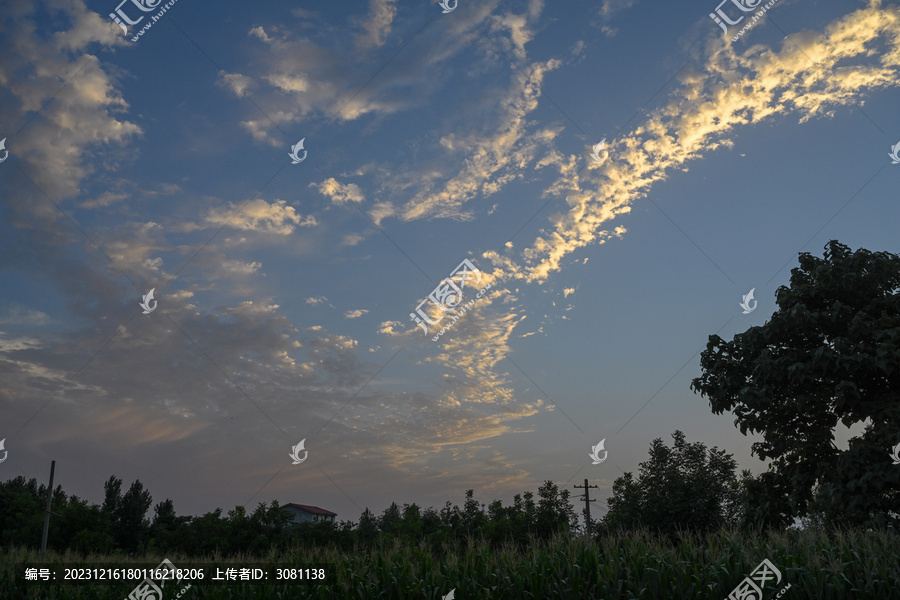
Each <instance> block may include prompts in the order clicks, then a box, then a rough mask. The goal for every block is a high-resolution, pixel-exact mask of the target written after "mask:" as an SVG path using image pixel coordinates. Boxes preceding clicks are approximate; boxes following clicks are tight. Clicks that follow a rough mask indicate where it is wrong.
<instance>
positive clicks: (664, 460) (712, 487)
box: [602, 430, 739, 536]
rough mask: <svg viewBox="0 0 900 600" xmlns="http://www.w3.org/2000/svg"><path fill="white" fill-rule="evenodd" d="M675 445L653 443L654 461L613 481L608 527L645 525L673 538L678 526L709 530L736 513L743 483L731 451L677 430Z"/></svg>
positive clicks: (725, 523) (609, 502)
mask: <svg viewBox="0 0 900 600" xmlns="http://www.w3.org/2000/svg"><path fill="white" fill-rule="evenodd" d="M672 438H673V439H674V440H675V445H674V447H673V448H669V447H667V446H666V445H665V444H664V443H663V441H662V439H661V438H656V439H655V440H653V443H652V444H651V445H650V460H649V461H646V462H642V463H641V464H640V465H639V468H640V475H639V477H638V478H637V480H635V479H634V477H633V476H632V474H631V473H625V475H624V476H622V477H619V478H617V479H616V481H615V482H614V483H613V495H612V497H610V499H609V500H608V504H609V512H608V513H607V514H606V516H605V517H604V518H603V521H602V523H603V526H604V527H606V528H608V529H618V528H625V529H631V528H636V527H641V526H644V527H647V528H648V529H650V530H651V531H656V532H660V533H663V534H668V535H670V536H675V534H676V532H677V531H678V529H686V530H689V531H691V532H698V533H702V532H707V531H712V530H715V529H718V528H720V527H722V526H725V525H731V524H733V523H732V522H730V521H729V519H730V518H732V517H731V515H732V514H733V513H734V512H735V506H736V504H737V503H738V501H739V495H738V493H739V487H738V483H737V480H736V478H735V474H734V472H735V469H736V467H737V462H736V461H735V460H734V459H733V458H732V457H731V455H730V454H725V452H724V451H722V450H719V449H717V448H715V447H713V449H712V450H707V449H706V445H705V444H703V443H702V442H694V443H692V444H688V443H687V442H686V441H685V437H684V433H682V432H681V431H677V430H676V431H675V433H673V434H672Z"/></svg>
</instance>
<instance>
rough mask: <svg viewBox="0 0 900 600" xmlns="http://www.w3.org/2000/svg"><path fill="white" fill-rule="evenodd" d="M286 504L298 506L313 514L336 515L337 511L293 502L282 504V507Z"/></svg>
mask: <svg viewBox="0 0 900 600" xmlns="http://www.w3.org/2000/svg"><path fill="white" fill-rule="evenodd" d="M286 506H293V507H294V508H299V509H300V510H304V511H306V512H308V513H311V514H314V515H323V516H327V517H336V516H337V513H333V512H331V511H330V510H325V509H324V508H319V507H318V506H309V505H308V504H294V503H293V502H290V503H288V504H283V505H282V508H284V507H286Z"/></svg>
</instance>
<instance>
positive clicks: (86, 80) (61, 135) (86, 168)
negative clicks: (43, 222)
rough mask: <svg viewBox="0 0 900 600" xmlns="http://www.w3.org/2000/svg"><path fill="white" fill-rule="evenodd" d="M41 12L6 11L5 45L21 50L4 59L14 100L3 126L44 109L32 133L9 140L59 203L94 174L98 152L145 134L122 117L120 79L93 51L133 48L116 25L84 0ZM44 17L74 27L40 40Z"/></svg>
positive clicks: (0, 71) (25, 7) (16, 6)
mask: <svg viewBox="0 0 900 600" xmlns="http://www.w3.org/2000/svg"><path fill="white" fill-rule="evenodd" d="M8 4H9V3H8ZM38 8H39V7H38V5H37V4H32V3H28V2H12V6H9V5H8V6H7V10H8V11H9V13H8V14H9V17H7V21H6V23H5V24H4V26H3V32H4V34H5V39H6V41H5V43H4V45H5V47H6V48H15V51H14V52H7V53H5V54H4V59H3V61H2V64H0V81H2V82H3V85H4V87H6V88H7V90H8V94H9V95H10V97H11V98H15V101H12V100H11V99H10V101H9V102H7V103H6V106H5V108H4V115H3V121H4V122H5V123H7V126H10V125H11V124H13V123H24V122H25V121H26V119H28V118H29V115H32V114H33V113H36V112H38V111H40V115H41V118H40V119H34V120H30V122H29V125H28V128H27V129H24V130H23V131H22V132H21V133H19V134H13V135H8V136H6V137H7V142H6V145H7V148H8V149H10V150H11V151H12V152H14V153H15V154H16V156H17V158H18V159H19V160H24V161H25V163H26V164H25V165H24V168H25V170H26V171H27V172H29V173H31V177H33V178H34V181H35V183H36V184H37V185H38V186H39V187H40V188H41V190H43V191H44V193H46V194H47V195H48V196H49V197H50V198H51V199H53V200H54V201H56V202H59V201H60V200H62V199H64V198H67V197H70V196H73V195H75V194H77V193H78V192H79V191H80V183H81V181H82V180H83V179H84V178H85V177H87V176H89V175H91V174H92V173H93V172H94V168H93V166H92V164H91V161H89V160H88V159H89V158H93V156H92V154H93V152H99V151H101V150H102V149H104V148H106V147H109V146H121V145H123V144H125V143H126V142H128V141H130V140H131V139H132V138H134V137H135V136H137V135H140V134H141V133H142V130H141V128H140V127H138V126H137V125H136V124H134V123H132V122H129V121H127V120H124V119H120V118H119V115H121V114H122V113H123V112H125V111H126V110H127V109H128V103H127V102H126V101H125V99H124V98H123V97H122V94H121V93H120V92H119V90H118V89H116V87H115V83H116V82H115V80H114V78H113V77H112V76H110V75H109V74H108V73H107V71H106V70H105V69H104V68H103V66H102V65H101V63H100V61H99V60H98V59H97V58H96V57H95V56H94V55H92V54H90V53H89V52H88V51H89V49H90V50H94V49H99V48H114V47H118V46H123V45H127V43H126V42H125V40H124V38H123V37H122V36H121V35H118V34H116V31H118V28H117V27H116V26H115V24H113V23H112V22H111V21H104V20H103V19H102V18H101V17H100V16H99V15H98V14H97V13H94V12H91V11H89V10H88V9H87V8H86V6H85V4H84V2H83V1H81V0H73V1H72V2H54V3H50V4H46V5H44V6H43V7H42V8H41V9H40V16H39V15H38V12H39V10H38ZM45 10H46V13H45V12H44V11H45ZM39 18H40V19H41V21H42V22H45V20H46V19H51V20H54V19H55V20H65V21H66V22H68V23H71V27H70V28H69V29H67V30H65V31H59V32H57V33H55V34H54V35H53V36H47V37H44V38H41V39H38V37H37V36H35V35H34V32H35V31H36V30H41V27H40V26H39V25H38V22H37V20H38V19H39ZM10 19H12V20H10ZM10 25H13V26H10ZM62 82H66V83H65V85H61V84H62ZM51 99H52V100H53V102H50V100H51Z"/></svg>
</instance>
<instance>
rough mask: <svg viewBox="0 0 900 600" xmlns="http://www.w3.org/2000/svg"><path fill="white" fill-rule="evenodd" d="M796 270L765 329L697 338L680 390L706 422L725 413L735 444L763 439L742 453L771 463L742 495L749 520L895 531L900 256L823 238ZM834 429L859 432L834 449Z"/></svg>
mask: <svg viewBox="0 0 900 600" xmlns="http://www.w3.org/2000/svg"><path fill="white" fill-rule="evenodd" d="M799 262H800V266H799V267H797V268H794V269H793V270H792V271H791V280H790V286H781V287H779V288H778V290H777V291H776V295H775V297H776V303H777V305H778V310H777V311H776V312H775V313H774V314H773V315H772V317H771V319H770V320H769V321H768V322H767V323H766V324H765V325H763V326H759V327H751V328H750V329H748V330H747V331H746V332H744V333H741V334H737V335H735V337H734V340H733V341H731V342H726V341H724V340H723V339H722V338H720V337H719V336H717V335H711V336H709V343H708V344H707V346H706V350H705V351H704V352H703V353H702V355H701V359H700V365H701V368H702V375H701V376H700V377H698V378H696V379H694V380H693V382H692V384H691V387H692V388H693V390H694V391H695V392H699V393H700V394H702V395H703V396H705V397H707V398H708V399H709V402H710V406H711V407H712V410H713V412H714V413H716V414H722V413H723V412H724V411H733V412H734V414H735V417H736V419H735V425H739V426H740V430H741V433H743V434H744V435H746V434H747V432H748V431H750V432H751V433H754V434H755V433H758V432H761V433H762V434H763V440H764V441H762V442H757V443H754V444H753V452H754V454H755V455H757V456H759V458H761V459H767V458H772V459H774V460H773V462H772V464H771V465H770V467H769V472H768V473H767V474H765V478H764V479H760V480H759V482H758V484H757V485H756V486H755V487H754V489H753V490H751V492H750V496H751V497H752V498H753V499H754V502H755V503H756V505H757V507H758V509H757V510H756V511H755V516H756V518H757V521H758V522H759V523H761V524H764V525H769V526H776V527H784V526H785V525H786V524H788V523H790V521H791V519H792V518H793V517H799V516H805V515H808V514H810V512H812V511H819V512H821V513H824V514H825V516H826V519H827V521H828V522H829V523H831V524H837V523H844V524H848V525H850V524H863V523H873V522H878V523H882V524H884V523H887V522H895V523H896V522H897V513H900V469H897V468H896V467H895V466H893V465H892V464H891V460H890V449H891V447H892V446H893V445H894V444H897V443H898V442H900V294H898V292H900V256H898V255H896V254H891V253H888V252H875V253H873V252H870V251H868V250H865V249H859V250H857V251H856V252H851V251H850V249H849V248H848V247H847V246H844V245H843V244H840V243H839V242H837V241H834V240H832V241H830V242H829V243H828V244H826V246H825V254H824V259H820V258H817V257H814V256H812V255H811V254H809V253H806V252H804V253H801V254H800V258H799ZM838 421H841V422H842V423H843V424H844V425H845V426H847V427H850V426H852V425H855V424H863V423H864V424H865V431H864V433H863V434H862V435H861V436H858V437H854V438H853V439H851V441H850V448H849V449H848V450H845V451H841V450H839V449H838V448H837V447H836V446H835V444H834V429H835V427H836V426H837V423H838ZM813 502H814V504H815V505H814V506H811V503H813ZM892 514H893V516H892Z"/></svg>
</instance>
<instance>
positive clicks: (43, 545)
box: [41, 460, 587, 558]
mask: <svg viewBox="0 0 900 600" xmlns="http://www.w3.org/2000/svg"><path fill="white" fill-rule="evenodd" d="M54 471H56V461H55V460H53V461H50V487H49V488H47V512H46V514H45V515H44V536H43V537H42V538H41V558H44V553H45V552H46V551H47V534H48V533H49V531H50V503H51V502H52V501H53V472H54ZM585 482H587V480H585Z"/></svg>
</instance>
